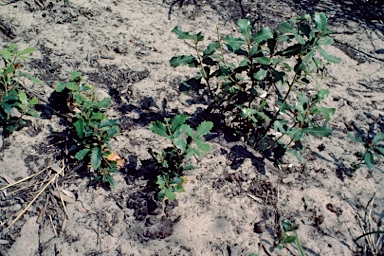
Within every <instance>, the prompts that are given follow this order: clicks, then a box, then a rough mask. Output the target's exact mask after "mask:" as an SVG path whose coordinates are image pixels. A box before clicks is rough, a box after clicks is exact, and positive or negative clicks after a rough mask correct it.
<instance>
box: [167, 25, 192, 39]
mask: <svg viewBox="0 0 384 256" xmlns="http://www.w3.org/2000/svg"><path fill="white" fill-rule="evenodd" d="M172 33H174V34H175V35H176V36H177V38H179V39H188V40H193V35H191V34H190V33H189V32H184V31H183V30H181V28H180V27H179V26H176V27H174V28H173V29H172Z"/></svg>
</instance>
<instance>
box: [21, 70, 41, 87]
mask: <svg viewBox="0 0 384 256" xmlns="http://www.w3.org/2000/svg"><path fill="white" fill-rule="evenodd" d="M19 76H24V77H26V78H28V79H29V80H31V81H32V82H34V83H35V84H41V81H40V80H39V79H37V78H36V77H34V76H31V75H30V74H28V73H24V72H22V71H19Z"/></svg>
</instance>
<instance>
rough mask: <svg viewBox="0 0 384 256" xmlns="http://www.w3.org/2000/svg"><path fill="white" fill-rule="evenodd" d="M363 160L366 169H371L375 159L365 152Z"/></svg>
mask: <svg viewBox="0 0 384 256" xmlns="http://www.w3.org/2000/svg"><path fill="white" fill-rule="evenodd" d="M364 162H365V165H366V166H367V168H368V169H372V168H373V167H374V166H375V161H374V160H373V155H372V154H371V153H369V152H367V153H366V154H365V156H364Z"/></svg>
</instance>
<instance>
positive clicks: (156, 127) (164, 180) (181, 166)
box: [148, 115, 213, 201]
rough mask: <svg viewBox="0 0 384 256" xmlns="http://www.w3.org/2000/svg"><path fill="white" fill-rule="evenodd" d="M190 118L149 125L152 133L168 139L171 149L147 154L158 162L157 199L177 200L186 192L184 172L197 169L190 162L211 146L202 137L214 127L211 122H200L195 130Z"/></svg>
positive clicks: (184, 116) (167, 119)
mask: <svg viewBox="0 0 384 256" xmlns="http://www.w3.org/2000/svg"><path fill="white" fill-rule="evenodd" d="M187 119H188V116H187V115H177V116H175V117H174V119H173V120H172V122H171V120H170V119H169V118H165V119H164V122H160V121H156V122H153V123H151V124H150V125H149V128H150V129H151V131H152V132H154V133H155V134H157V135H160V136H162V137H165V138H167V139H168V140H169V141H170V142H171V146H170V147H167V148H165V149H163V150H161V151H160V152H156V151H154V150H153V149H149V150H148V152H149V153H150V155H151V156H152V158H153V159H154V160H155V162H156V169H157V174H158V175H157V181H156V184H157V185H158V189H159V193H158V197H159V198H160V199H163V198H164V197H166V198H168V199H169V200H171V201H172V200H174V199H175V198H176V195H175V193H176V192H183V191H184V188H183V184H184V183H186V182H187V179H186V177H185V176H184V173H185V172H186V171H189V170H192V169H194V166H193V165H191V164H190V163H188V162H187V159H188V158H190V157H192V156H194V155H196V156H201V155H202V154H203V153H205V152H208V151H209V150H210V149H211V147H210V145H209V144H208V143H206V142H204V140H203V136H204V135H206V134H208V133H209V131H210V130H211V129H212V127H213V123H212V122H208V121H203V122H201V123H200V124H199V125H198V126H197V128H196V130H194V129H193V128H192V127H191V126H190V125H188V124H186V121H187Z"/></svg>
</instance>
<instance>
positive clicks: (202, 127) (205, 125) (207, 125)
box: [193, 121, 213, 138]
mask: <svg viewBox="0 0 384 256" xmlns="http://www.w3.org/2000/svg"><path fill="white" fill-rule="evenodd" d="M212 127H213V123H212V122H210V121H204V122H202V123H201V124H199V126H198V127H197V128H196V133H195V134H194V136H193V137H194V138H199V137H200V136H203V135H206V134H208V133H209V131H210V130H211V129H212Z"/></svg>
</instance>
